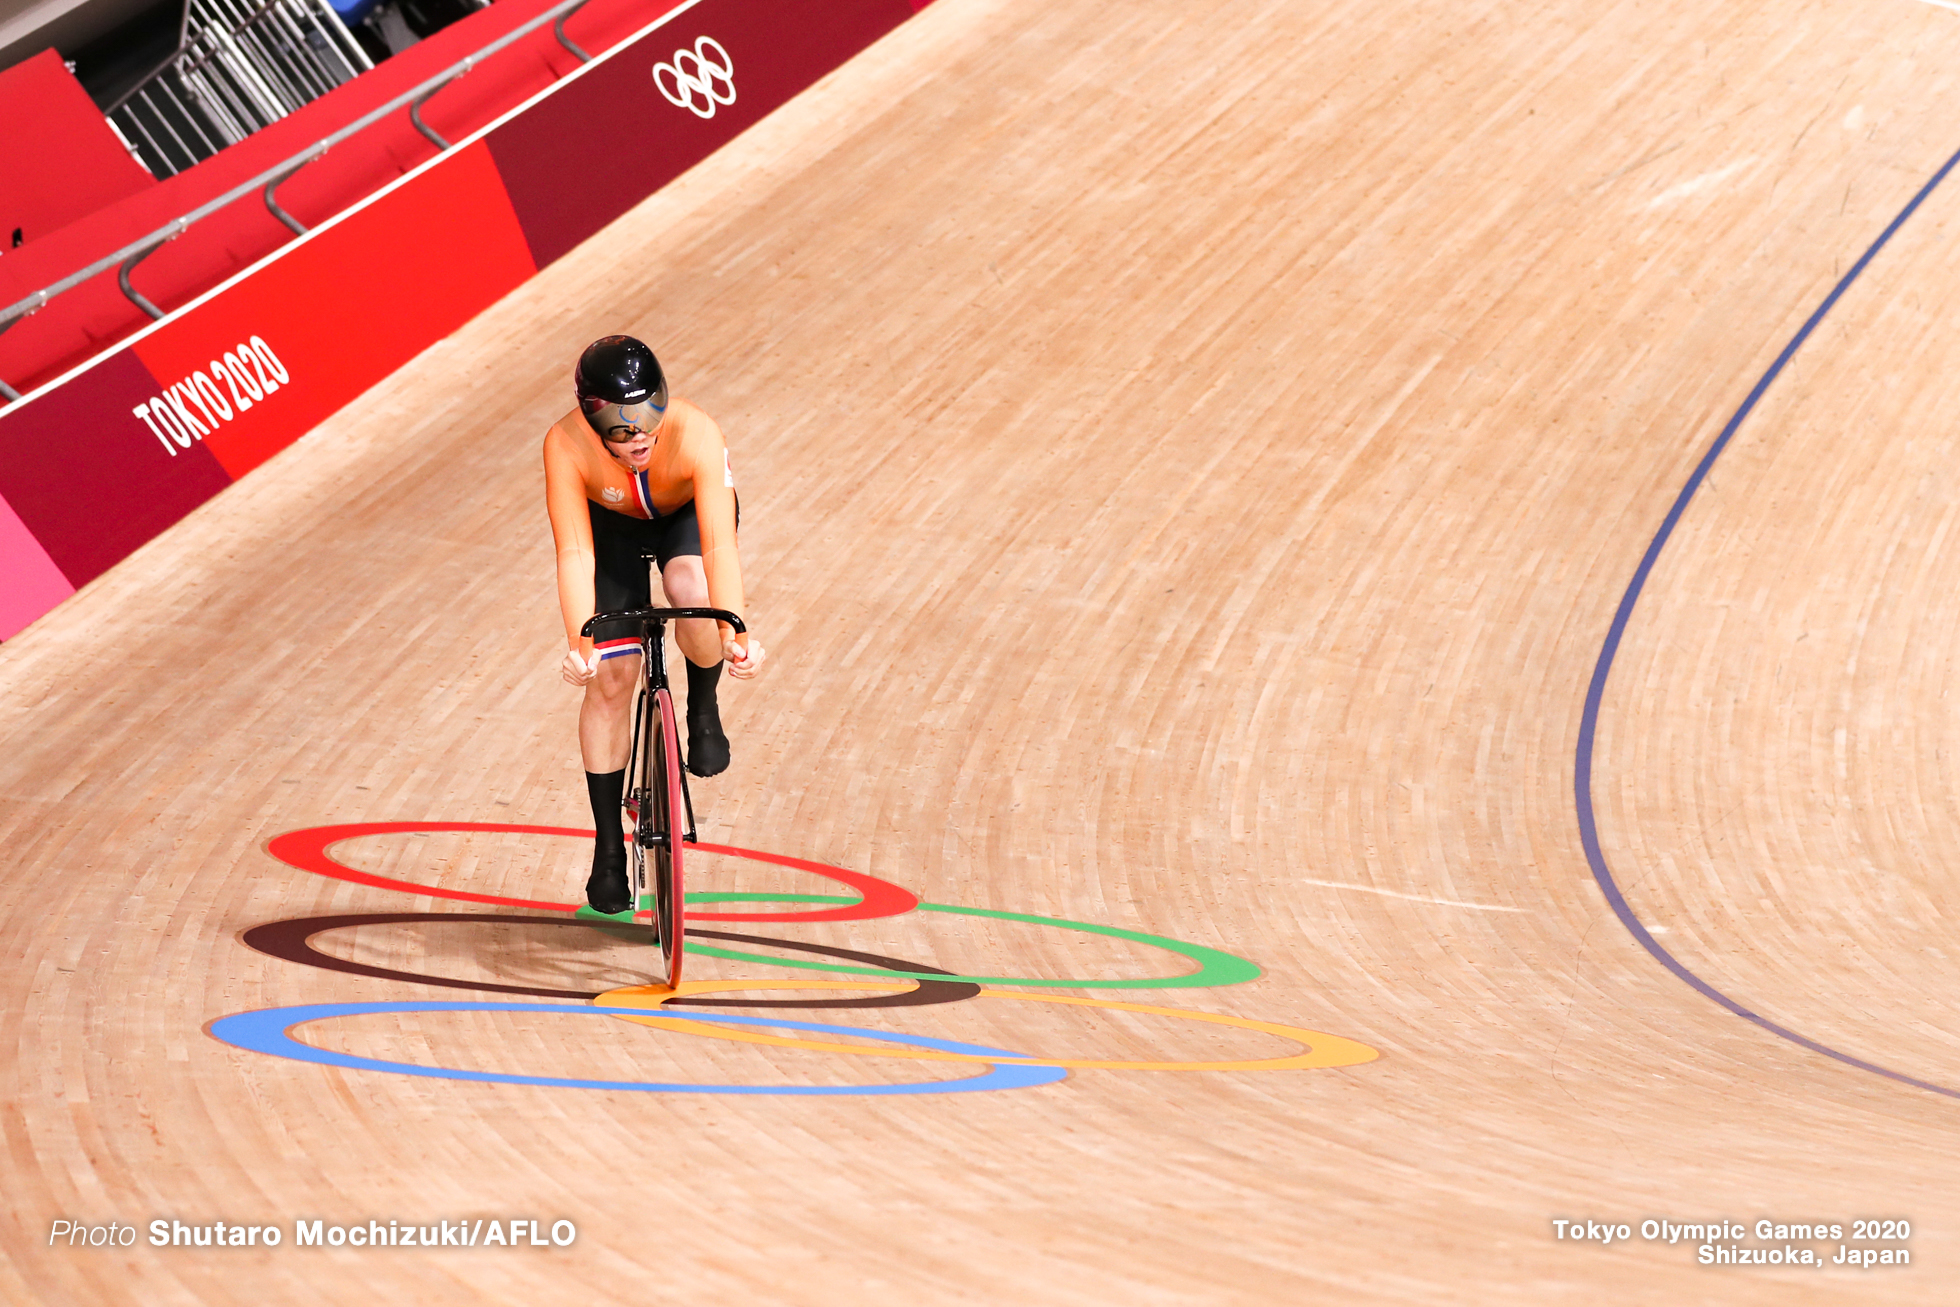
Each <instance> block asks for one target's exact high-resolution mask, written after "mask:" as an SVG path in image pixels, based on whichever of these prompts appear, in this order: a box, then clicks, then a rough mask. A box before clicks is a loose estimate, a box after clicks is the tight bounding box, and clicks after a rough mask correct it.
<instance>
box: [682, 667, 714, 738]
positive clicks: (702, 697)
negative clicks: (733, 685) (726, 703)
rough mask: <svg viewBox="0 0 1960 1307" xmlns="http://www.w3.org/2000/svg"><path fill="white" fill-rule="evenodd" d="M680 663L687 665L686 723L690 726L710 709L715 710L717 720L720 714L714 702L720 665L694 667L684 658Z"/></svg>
mask: <svg viewBox="0 0 1960 1307" xmlns="http://www.w3.org/2000/svg"><path fill="white" fill-rule="evenodd" d="M681 661H682V662H685V663H687V720H688V723H689V724H690V725H692V724H693V722H694V719H695V717H696V716H697V715H705V714H706V713H707V711H708V710H709V709H711V708H713V709H715V710H716V712H715V717H716V719H717V720H719V719H720V717H721V713H720V711H719V705H717V704H716V702H715V687H716V686H717V685H719V684H720V683H721V664H720V663H719V662H717V663H716V664H715V665H714V666H713V667H696V666H695V665H694V664H693V663H692V662H690V661H688V660H687V659H685V658H683V659H682V660H681Z"/></svg>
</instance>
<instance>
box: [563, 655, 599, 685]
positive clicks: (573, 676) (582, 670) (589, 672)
mask: <svg viewBox="0 0 1960 1307" xmlns="http://www.w3.org/2000/svg"><path fill="white" fill-rule="evenodd" d="M558 674H559V675H560V676H562V677H564V678H565V684H567V685H589V684H591V682H592V678H593V677H594V676H597V675H598V674H599V651H598V650H597V649H594V650H593V651H592V660H591V661H590V662H587V661H586V659H585V656H584V655H583V654H581V653H579V651H578V650H576V649H567V650H566V651H565V661H564V662H562V663H560V664H558Z"/></svg>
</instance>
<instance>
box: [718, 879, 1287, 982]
mask: <svg viewBox="0 0 1960 1307" xmlns="http://www.w3.org/2000/svg"><path fill="white" fill-rule="evenodd" d="M722 897H723V898H724V899H729V900H732V899H737V898H740V899H775V898H778V897H779V896H778V895H774V894H742V895H735V894H730V895H725V896H722ZM814 897H816V896H814V895H799V896H798V898H803V899H807V898H814ZM826 897H828V896H826ZM918 910H919V911H920V912H950V913H953V914H955V915H957V916H962V917H989V918H992V919H994V920H997V921H1019V922H1026V923H1028V924H1031V925H1036V926H1054V927H1056V928H1057V929H1059V930H1079V931H1082V932H1083V933H1085V934H1090V935H1107V936H1109V937H1111V938H1112V939H1123V940H1128V941H1130V942H1131V943H1133V944H1143V945H1147V946H1148V947H1150V948H1156V949H1163V950H1164V951H1165V952H1167V953H1176V954H1178V955H1180V956H1182V957H1187V958H1190V959H1191V960H1192V961H1194V962H1196V963H1197V964H1198V969H1197V970H1196V971H1193V972H1190V973H1189V974H1187V975H1182V976H1148V977H1144V978H1142V979H1135V980H1046V979H1036V978H1032V977H1025V976H962V975H956V974H952V973H944V974H935V975H933V976H930V977H928V976H923V975H915V976H913V979H941V980H953V981H964V982H965V983H967V984H971V985H1021V986H1028V987H1039V988H1044V989H1210V988H1213V987H1215V986H1219V985H1242V984H1244V983H1245V982H1246V981H1248V980H1257V979H1258V978H1259V965H1258V964H1257V963H1255V962H1251V961H1249V960H1247V959H1245V958H1242V957H1239V956H1238V955H1237V954H1233V953H1227V952H1225V951H1224V950H1222V949H1215V948H1206V947H1205V946H1204V945H1203V944H1187V943H1185V942H1184V941H1183V940H1179V939H1171V938H1169V937H1167V936H1164V935H1148V934H1145V933H1144V932H1142V931H1140V930H1124V929H1123V928H1122V927H1120V926H1098V925H1096V924H1095V923H1094V922H1091V921H1070V920H1068V919H1067V918H1066V917H1041V916H1036V915H1034V914H1033V913H1029V912H1001V911H999V910H997V909H994V908H962V907H956V906H954V905H953V904H950V903H921V904H919V908H918ZM688 915H689V917H690V918H692V917H693V916H695V915H696V914H694V913H689V914H688ZM692 951H693V952H695V953H697V954H699V955H701V956H702V957H710V958H724V959H727V960H729V961H733V962H761V963H765V964H767V965H769V966H772V967H798V968H801V969H803V970H807V971H835V972H839V973H842V974H845V975H852V976H877V975H884V974H886V973H885V972H882V971H879V970H875V969H869V968H865V967H837V966H830V965H828V964H826V963H822V962H804V961H802V960H800V959H798V958H772V957H769V956H768V955H767V954H763V953H742V952H738V951H737V950H735V949H725V948H715V947H714V946H712V945H708V944H701V945H696V946H695V948H694V949H693V950H692ZM896 974H898V975H901V976H903V975H909V974H911V973H908V972H903V971H901V972H898V973H896Z"/></svg>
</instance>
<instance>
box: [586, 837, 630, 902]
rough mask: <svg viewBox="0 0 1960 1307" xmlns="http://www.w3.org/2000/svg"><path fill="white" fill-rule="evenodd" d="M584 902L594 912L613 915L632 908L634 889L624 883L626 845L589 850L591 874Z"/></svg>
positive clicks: (595, 847) (587, 882)
mask: <svg viewBox="0 0 1960 1307" xmlns="http://www.w3.org/2000/svg"><path fill="white" fill-rule="evenodd" d="M585 901H586V902H587V903H588V904H590V905H591V906H592V910H593V911H594V912H602V913H604V914H605V915H606V916H609V917H611V916H616V915H618V914H619V913H621V912H630V911H631V910H632V908H633V890H632V888H631V887H630V886H629V885H627V883H626V846H625V845H624V844H621V845H619V846H618V847H617V848H613V849H602V848H599V847H597V846H596V845H595V846H594V847H593V850H592V875H591V876H590V877H588V878H587V880H586V882H585Z"/></svg>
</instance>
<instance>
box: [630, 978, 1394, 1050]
mask: <svg viewBox="0 0 1960 1307" xmlns="http://www.w3.org/2000/svg"><path fill="white" fill-rule="evenodd" d="M808 988H822V989H859V988H866V989H879V988H883V986H881V985H879V984H878V983H877V982H876V981H869V980H689V981H683V982H682V983H681V987H680V988H679V989H678V990H675V991H672V993H671V994H670V992H669V991H668V990H667V989H666V988H665V987H664V986H654V985H646V986H639V987H635V988H631V989H615V990H611V991H609V992H607V993H605V994H601V995H600V996H599V1000H600V1001H601V1002H602V1003H608V1004H611V1005H612V1006H613V1007H614V1008H622V1007H625V1008H641V1009H643V1010H644V1009H645V1008H649V1007H652V1008H660V1009H663V1010H664V1009H665V1008H666V1007H667V1006H669V1005H670V1004H672V1003H674V1002H677V1001H678V1002H687V1001H689V998H688V996H692V995H697V994H713V993H719V992H722V991H724V990H731V989H744V990H745V989H808ZM980 997H981V998H1006V999H1013V1000H1015V1001H1017V1002H1022V1003H1065V1004H1068V1005H1070V1006H1073V1007H1094V1008H1103V1009H1109V1010H1114V1011H1117V1012H1142V1013H1145V1014H1147V1015H1150V1016H1160V1017H1177V1018H1178V1019H1179V1020H1183V1021H1204V1022H1209V1023H1211V1024H1213V1025H1220V1026H1235V1027H1237V1028H1238V1029H1241V1030H1256V1031H1259V1032H1261V1033H1262V1034H1268V1035H1277V1036H1279V1037H1280V1038H1281V1039H1289V1040H1292V1041H1293V1042H1294V1043H1296V1044H1299V1045H1302V1046H1303V1047H1304V1049H1305V1050H1306V1051H1304V1052H1301V1053H1294V1054H1292V1055H1290V1056H1287V1057H1266V1058H1255V1059H1251V1060H1240V1061H1231V1060H1223V1061H1212V1062H1107V1061H1095V1060H1085V1059H1081V1058H1064V1057H1028V1058H1023V1059H1020V1062H1021V1063H1022V1064H1026V1065H1034V1066H1058V1067H1064V1068H1066V1069H1068V1070H1070V1071H1293V1070H1308V1069H1312V1068H1317V1067H1334V1066H1358V1065H1360V1064H1361V1063H1363V1062H1372V1061H1374V1060H1375V1059H1376V1058H1378V1057H1380V1056H1381V1054H1380V1053H1378V1052H1376V1051H1375V1050H1374V1049H1372V1048H1370V1047H1368V1045H1366V1044H1363V1043H1359V1042H1357V1041H1355V1040H1352V1039H1343V1038H1341V1036H1339V1035H1329V1034H1325V1033H1323V1032H1321V1031H1318V1030H1303V1029H1301V1028H1300V1027H1298V1026H1282V1025H1278V1024H1276V1023H1274V1022H1271V1021H1253V1020H1250V1019H1248V1018H1246V1017H1231V1016H1223V1015H1220V1014H1219V1013H1215V1012H1185V1011H1181V1010H1179V1009H1177V1008H1170V1007H1151V1006H1148V1005H1146V1004H1143V1003H1119V1002H1117V1001H1116V1000H1115V999H1108V998H1071V997H1066V996H1064V995H1060V994H1010V993H1007V992H1006V991H1004V990H998V989H983V990H981V991H980ZM625 1019H626V1020H628V1021H631V1022H632V1023H634V1024H635V1025H643V1026H660V1025H661V1022H662V1021H663V1020H665V1018H664V1017H658V1016H646V1015H639V1016H629V1017H627V1018H625ZM662 1028H663V1029H679V1027H672V1026H668V1027H662ZM682 1033H685V1034H699V1035H702V1036H705V1037H707V1038H711V1039H728V1040H734V1041H737V1042H739V1043H745V1044H767V1045H769V1046H771V1047H775V1048H802V1049H808V1050H810V1051H811V1052H816V1053H849V1054H852V1055H855V1056H859V1057H905V1058H917V1059H921V1060H925V1061H933V1062H969V1061H990V1060H992V1059H987V1058H976V1057H974V1055H972V1054H970V1053H950V1052H945V1051H939V1050H908V1051H903V1052H899V1051H893V1050H890V1049H883V1048H865V1047H864V1046H862V1045H859V1044H826V1043H820V1042H818V1041H816V1040H811V1039H790V1038H786V1037H784V1036H781V1035H760V1034H753V1033H749V1032H746V1031H734V1030H718V1029H714V1028H708V1029H702V1030H685V1031H682ZM996 1065H998V1063H996Z"/></svg>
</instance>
